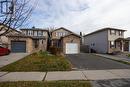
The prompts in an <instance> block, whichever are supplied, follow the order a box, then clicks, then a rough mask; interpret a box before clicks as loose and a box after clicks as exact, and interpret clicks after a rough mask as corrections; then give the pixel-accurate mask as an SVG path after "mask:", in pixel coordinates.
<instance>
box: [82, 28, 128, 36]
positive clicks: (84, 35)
mask: <svg viewBox="0 0 130 87" xmlns="http://www.w3.org/2000/svg"><path fill="white" fill-rule="evenodd" d="M105 30H119V31H127V30H123V29H117V28H109V27H108V28H103V29H100V30H96V31H94V32H92V33H89V34H86V35H84V37H85V36H89V35H92V34H95V33H98V32H102V31H105Z"/></svg>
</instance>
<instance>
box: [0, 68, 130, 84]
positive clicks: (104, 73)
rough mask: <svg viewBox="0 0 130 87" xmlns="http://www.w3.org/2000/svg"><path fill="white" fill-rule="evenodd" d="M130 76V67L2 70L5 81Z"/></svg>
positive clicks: (124, 77)
mask: <svg viewBox="0 0 130 87" xmlns="http://www.w3.org/2000/svg"><path fill="white" fill-rule="evenodd" d="M126 78H130V69H114V70H85V71H65V72H47V73H45V72H10V73H8V72H0V82H3V81H58V80H109V79H126Z"/></svg>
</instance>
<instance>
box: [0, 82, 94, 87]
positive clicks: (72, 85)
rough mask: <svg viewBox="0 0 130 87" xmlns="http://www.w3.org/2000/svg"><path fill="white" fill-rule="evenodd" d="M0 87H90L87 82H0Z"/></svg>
mask: <svg viewBox="0 0 130 87" xmlns="http://www.w3.org/2000/svg"><path fill="white" fill-rule="evenodd" d="M0 87H92V86H91V84H90V83H89V82H88V81H53V82H0Z"/></svg>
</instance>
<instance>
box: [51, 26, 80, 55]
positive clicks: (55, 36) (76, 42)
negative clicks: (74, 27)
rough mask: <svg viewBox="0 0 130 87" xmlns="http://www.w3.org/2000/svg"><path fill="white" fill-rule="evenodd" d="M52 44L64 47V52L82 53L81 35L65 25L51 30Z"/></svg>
mask: <svg viewBox="0 0 130 87" xmlns="http://www.w3.org/2000/svg"><path fill="white" fill-rule="evenodd" d="M51 45H52V46H56V47H59V48H61V49H62V51H63V53H64V54H77V53H80V36H79V35H77V34H75V33H73V32H72V31H70V30H68V29H65V28H63V27H61V28H58V29H56V30H54V31H52V32H51Z"/></svg>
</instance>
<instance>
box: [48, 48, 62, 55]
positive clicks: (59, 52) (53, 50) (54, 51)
mask: <svg viewBox="0 0 130 87" xmlns="http://www.w3.org/2000/svg"><path fill="white" fill-rule="evenodd" d="M49 51H50V52H51V53H52V54H54V55H60V54H61V52H62V50H61V48H58V47H55V46H51V47H49Z"/></svg>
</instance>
